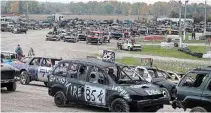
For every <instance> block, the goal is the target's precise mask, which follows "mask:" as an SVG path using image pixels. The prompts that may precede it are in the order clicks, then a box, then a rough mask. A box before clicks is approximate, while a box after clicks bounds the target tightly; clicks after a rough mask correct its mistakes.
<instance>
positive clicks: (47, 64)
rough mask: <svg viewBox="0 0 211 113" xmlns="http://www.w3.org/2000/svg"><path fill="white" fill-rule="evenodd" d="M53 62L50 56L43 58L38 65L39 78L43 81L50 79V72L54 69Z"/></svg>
mask: <svg viewBox="0 0 211 113" xmlns="http://www.w3.org/2000/svg"><path fill="white" fill-rule="evenodd" d="M52 67H53V66H52V62H51V59H50V58H43V59H42V60H41V64H40V66H39V67H38V80H39V81H42V82H47V81H48V74H49V72H50V71H51V70H52Z"/></svg>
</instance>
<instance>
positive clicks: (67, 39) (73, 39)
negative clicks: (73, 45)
mask: <svg viewBox="0 0 211 113" xmlns="http://www.w3.org/2000/svg"><path fill="white" fill-rule="evenodd" d="M75 40H76V39H75V38H65V41H75Z"/></svg>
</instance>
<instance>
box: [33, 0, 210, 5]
mask: <svg viewBox="0 0 211 113" xmlns="http://www.w3.org/2000/svg"><path fill="white" fill-rule="evenodd" d="M37 1H42V2H45V1H46V0H37ZM47 1H48V2H63V3H69V2H71V1H73V2H76V1H77V2H88V1H105V0H47ZM117 1H126V2H131V3H134V2H145V3H148V4H153V3H154V2H157V1H165V2H168V1H170V0H117ZM175 1H179V0H175ZM182 2H183V3H184V2H185V0H182ZM204 2H205V0H189V3H204ZM207 4H209V5H211V0H207Z"/></svg>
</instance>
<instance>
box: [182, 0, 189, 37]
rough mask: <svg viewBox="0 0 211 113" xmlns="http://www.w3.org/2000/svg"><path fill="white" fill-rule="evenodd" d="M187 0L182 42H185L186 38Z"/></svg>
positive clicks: (186, 1)
mask: <svg viewBox="0 0 211 113" xmlns="http://www.w3.org/2000/svg"><path fill="white" fill-rule="evenodd" d="M187 3H188V0H185V15H184V17H185V19H184V33H183V40H185V38H186V15H187V11H186V6H187Z"/></svg>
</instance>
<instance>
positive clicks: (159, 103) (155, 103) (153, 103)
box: [136, 97, 169, 108]
mask: <svg viewBox="0 0 211 113" xmlns="http://www.w3.org/2000/svg"><path fill="white" fill-rule="evenodd" d="M136 104H137V106H138V108H144V107H150V106H163V105H164V104H169V100H168V98H166V97H161V98H159V99H149V100H139V101H137V102H136Z"/></svg>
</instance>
